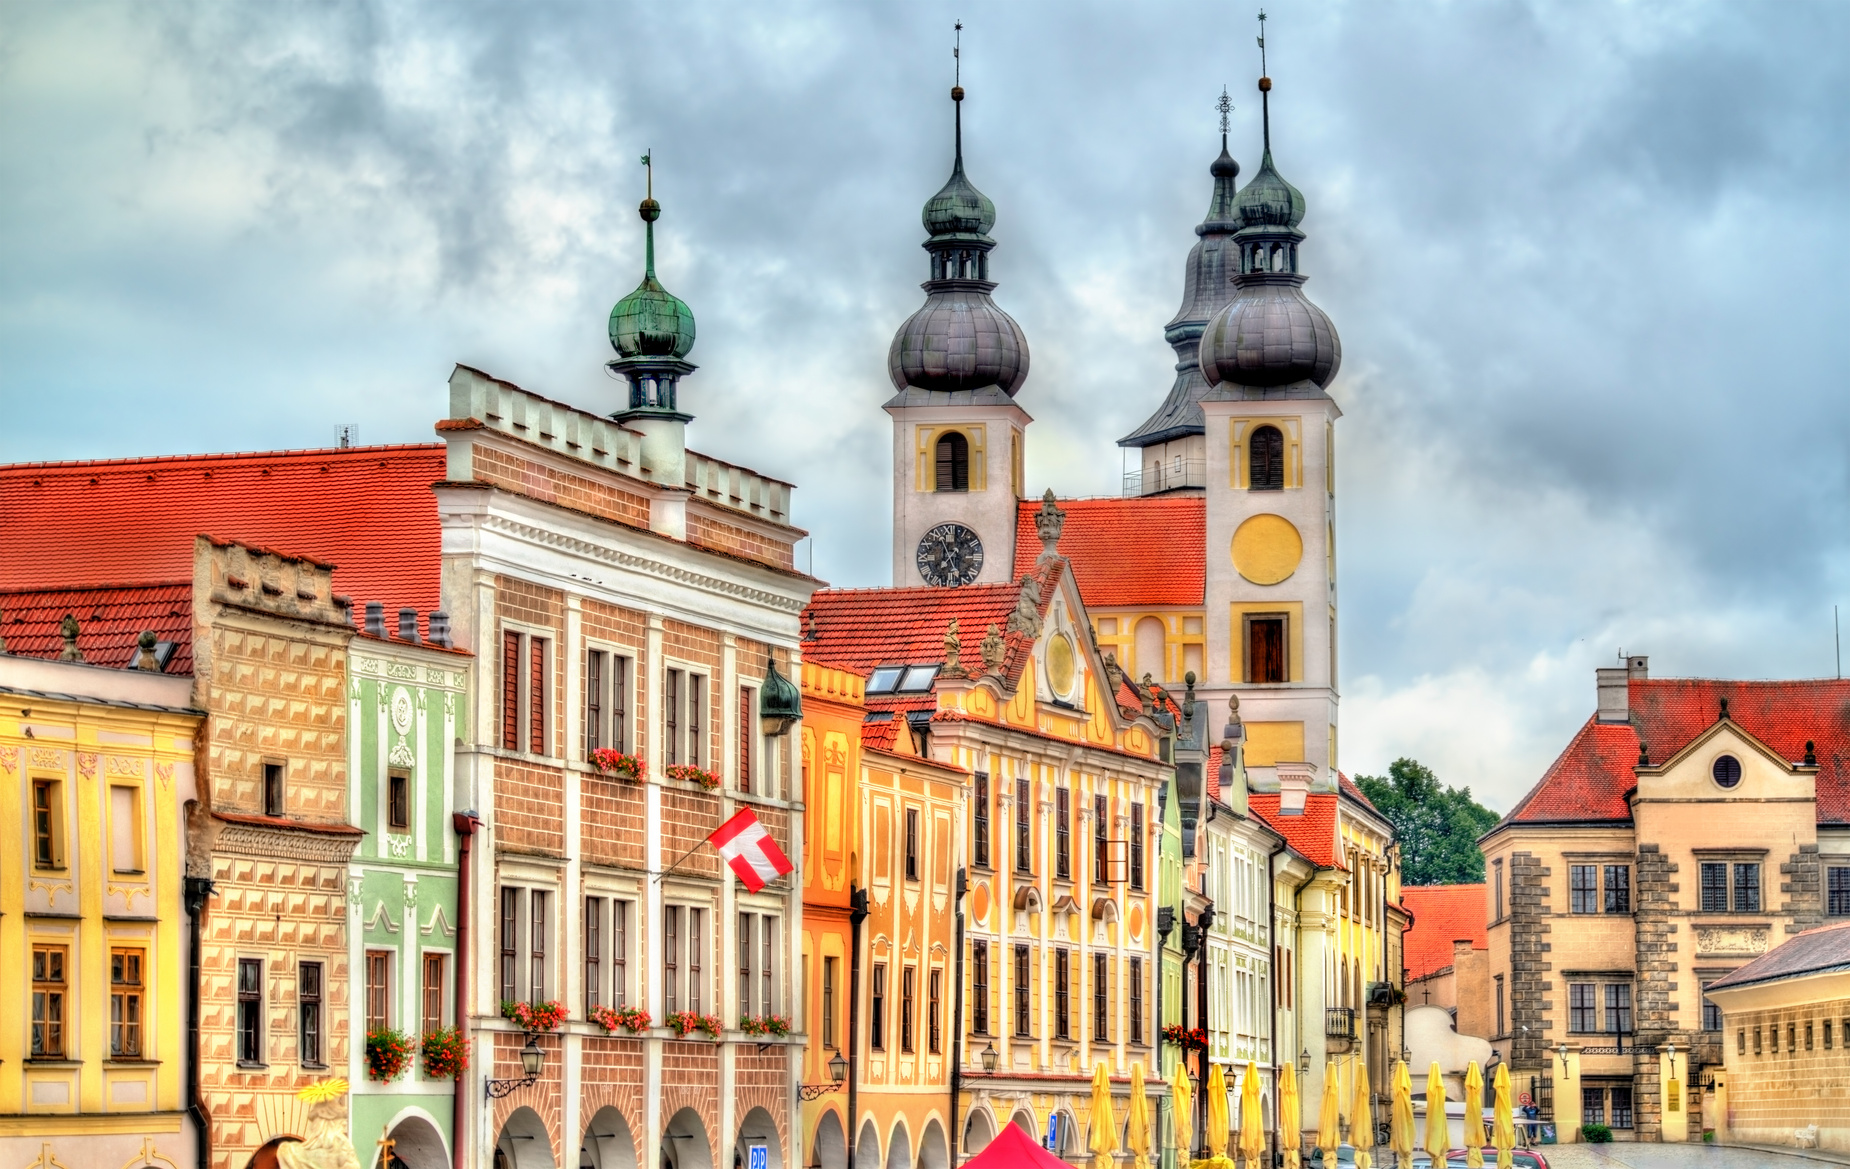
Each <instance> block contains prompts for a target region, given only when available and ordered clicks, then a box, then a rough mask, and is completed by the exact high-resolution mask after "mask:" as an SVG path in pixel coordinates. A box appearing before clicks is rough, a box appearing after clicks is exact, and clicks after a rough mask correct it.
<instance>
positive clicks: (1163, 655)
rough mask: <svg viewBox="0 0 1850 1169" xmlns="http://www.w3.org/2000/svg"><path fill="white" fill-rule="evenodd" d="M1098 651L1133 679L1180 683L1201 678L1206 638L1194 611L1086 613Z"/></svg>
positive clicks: (1198, 613) (1200, 618) (1199, 616)
mask: <svg viewBox="0 0 1850 1169" xmlns="http://www.w3.org/2000/svg"><path fill="white" fill-rule="evenodd" d="M1089 612H1090V613H1091V615H1092V624H1093V626H1094V627H1096V628H1097V630H1098V647H1099V649H1100V650H1101V651H1103V652H1105V653H1108V654H1110V655H1111V657H1112V658H1113V659H1114V660H1115V661H1116V662H1117V663H1118V665H1119V667H1120V668H1122V669H1123V670H1124V672H1125V673H1126V674H1129V675H1130V676H1131V677H1132V678H1134V679H1139V680H1141V679H1142V678H1143V676H1144V675H1145V674H1148V675H1149V676H1150V680H1151V681H1152V682H1160V683H1180V682H1181V681H1182V680H1183V679H1184V678H1185V677H1186V676H1187V675H1188V674H1190V673H1193V674H1194V675H1195V677H1196V678H1206V677H1207V676H1208V675H1207V667H1206V666H1205V665H1204V663H1205V662H1206V661H1207V644H1208V640H1207V634H1206V632H1205V631H1204V625H1203V620H1204V619H1203V614H1202V611H1201V610H1200V609H1178V608H1155V609H1092V610H1089Z"/></svg>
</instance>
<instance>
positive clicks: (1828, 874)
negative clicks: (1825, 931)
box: [1824, 865, 1850, 917]
mask: <svg viewBox="0 0 1850 1169" xmlns="http://www.w3.org/2000/svg"><path fill="white" fill-rule="evenodd" d="M1824 915H1825V916H1826V917H1850V865H1826V866H1825V870H1824Z"/></svg>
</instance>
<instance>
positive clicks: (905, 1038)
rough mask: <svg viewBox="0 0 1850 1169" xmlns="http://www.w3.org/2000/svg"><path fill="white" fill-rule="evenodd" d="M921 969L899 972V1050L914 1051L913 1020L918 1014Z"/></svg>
mask: <svg viewBox="0 0 1850 1169" xmlns="http://www.w3.org/2000/svg"><path fill="white" fill-rule="evenodd" d="M918 993H919V968H918V967H916V966H907V967H904V968H902V969H901V970H900V972H899V1049H900V1050H901V1051H906V1052H910V1051H912V1050H914V1045H913V1040H912V1020H913V1019H914V1018H915V1017H916V1016H917V1014H918Z"/></svg>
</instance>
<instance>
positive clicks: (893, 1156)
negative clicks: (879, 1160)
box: [886, 1118, 912, 1169]
mask: <svg viewBox="0 0 1850 1169" xmlns="http://www.w3.org/2000/svg"><path fill="white" fill-rule="evenodd" d="M886 1169H912V1135H911V1134H910V1133H908V1132H907V1131H906V1122H905V1121H904V1120H903V1119H898V1118H895V1119H894V1121H893V1133H892V1135H891V1136H889V1137H887V1141H886Z"/></svg>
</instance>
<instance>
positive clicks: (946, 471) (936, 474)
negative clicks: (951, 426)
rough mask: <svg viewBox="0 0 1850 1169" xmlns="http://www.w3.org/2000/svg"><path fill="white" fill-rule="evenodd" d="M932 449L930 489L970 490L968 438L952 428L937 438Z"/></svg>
mask: <svg viewBox="0 0 1850 1169" xmlns="http://www.w3.org/2000/svg"><path fill="white" fill-rule="evenodd" d="M933 451H934V455H935V459H934V464H935V465H934V466H933V474H932V489H933V490H934V491H968V490H970V440H969V439H967V438H965V437H964V436H963V435H962V434H959V433H958V432H957V431H955V430H953V431H951V432H950V433H949V434H946V435H944V436H943V437H942V438H940V439H939V440H938V442H937V445H936V446H935V447H934V448H933Z"/></svg>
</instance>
